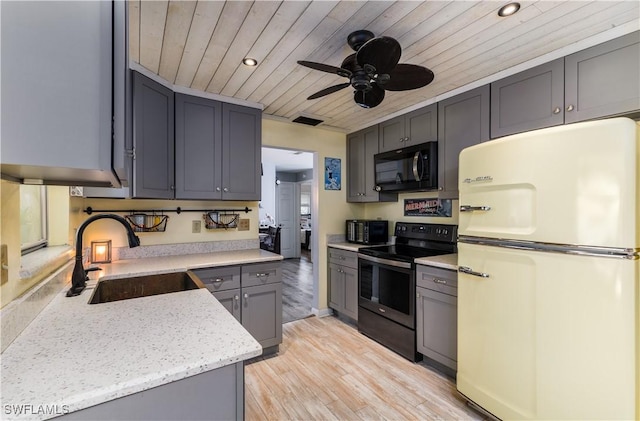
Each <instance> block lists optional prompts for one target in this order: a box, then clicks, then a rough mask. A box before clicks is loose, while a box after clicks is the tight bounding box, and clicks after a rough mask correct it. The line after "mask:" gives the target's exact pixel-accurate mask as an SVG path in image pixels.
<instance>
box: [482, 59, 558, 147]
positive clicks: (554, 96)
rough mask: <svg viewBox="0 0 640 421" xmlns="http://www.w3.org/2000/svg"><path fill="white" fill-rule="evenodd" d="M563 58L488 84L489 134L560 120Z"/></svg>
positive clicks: (548, 124) (531, 128)
mask: <svg viewBox="0 0 640 421" xmlns="http://www.w3.org/2000/svg"><path fill="white" fill-rule="evenodd" d="M563 108H564V59H562V58H560V59H557V60H554V61H552V62H549V63H545V64H543V65H541V66H537V67H534V68H532V69H529V70H526V71H524V72H521V73H518V74H515V75H513V76H510V77H507V78H504V79H501V80H499V81H497V82H494V83H492V84H491V137H492V138H496V137H501V136H506V135H510V134H514V133H520V132H525V131H528V130H535V129H539V128H543V127H550V126H557V125H560V124H563V123H564V112H563Z"/></svg>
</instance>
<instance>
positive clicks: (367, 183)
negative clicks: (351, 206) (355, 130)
mask: <svg viewBox="0 0 640 421" xmlns="http://www.w3.org/2000/svg"><path fill="white" fill-rule="evenodd" d="M363 133H364V140H363V141H364V171H363V174H362V177H363V179H364V183H363V185H362V187H363V188H364V190H363V191H362V201H363V202H377V201H378V200H379V199H380V194H379V193H378V192H377V191H376V189H375V187H376V169H375V165H374V156H375V154H377V153H378V126H373V127H369V128H367V129H365V130H364V131H363Z"/></svg>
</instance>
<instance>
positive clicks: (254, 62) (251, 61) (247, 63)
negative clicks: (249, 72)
mask: <svg viewBox="0 0 640 421" xmlns="http://www.w3.org/2000/svg"><path fill="white" fill-rule="evenodd" d="M242 64H244V65H245V66H249V67H254V66H257V65H258V60H256V59H255V58H251V57H245V58H243V59H242Z"/></svg>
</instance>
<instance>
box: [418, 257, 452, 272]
mask: <svg viewBox="0 0 640 421" xmlns="http://www.w3.org/2000/svg"><path fill="white" fill-rule="evenodd" d="M414 262H416V264H418V265H425V266H434V267H438V268H442V269H449V270H455V271H458V254H442V255H440V256H432V257H420V258H418V259H416V260H414Z"/></svg>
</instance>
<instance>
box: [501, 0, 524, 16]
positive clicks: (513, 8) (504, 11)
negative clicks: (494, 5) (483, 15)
mask: <svg viewBox="0 0 640 421" xmlns="http://www.w3.org/2000/svg"><path fill="white" fill-rule="evenodd" d="M518 10H520V3H509V4H505V5H504V6H502V7H501V8H500V10H498V16H500V17H503V18H504V17H507V16H511V15H513V14H514V13H516V12H517V11H518Z"/></svg>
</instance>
